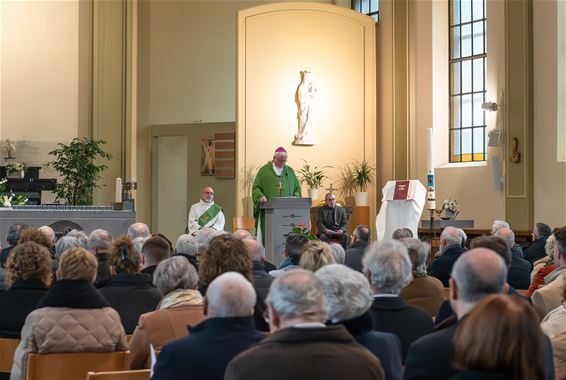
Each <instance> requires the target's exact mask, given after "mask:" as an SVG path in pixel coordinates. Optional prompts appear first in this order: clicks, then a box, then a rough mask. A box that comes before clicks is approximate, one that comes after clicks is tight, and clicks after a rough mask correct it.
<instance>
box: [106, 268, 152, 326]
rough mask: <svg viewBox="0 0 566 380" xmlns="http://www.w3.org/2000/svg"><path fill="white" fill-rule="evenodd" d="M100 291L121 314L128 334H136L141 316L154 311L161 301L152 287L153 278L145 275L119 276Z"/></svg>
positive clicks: (123, 274)
mask: <svg viewBox="0 0 566 380" xmlns="http://www.w3.org/2000/svg"><path fill="white" fill-rule="evenodd" d="M99 290H100V293H101V294H102V295H103V296H104V298H106V299H107V300H108V302H109V303H110V305H111V306H112V307H113V308H114V309H116V311H117V312H118V314H120V319H121V320H122V325H123V326H124V330H125V331H126V334H132V333H133V332H134V330H135V328H136V326H137V324H138V320H139V318H140V315H142V314H143V313H148V312H150V311H154V310H155V309H156V308H157V305H158V304H159V301H161V294H160V293H159V291H158V290H157V289H156V288H154V287H153V286H151V277H150V276H149V275H147V274H143V273H135V274H127V273H122V274H118V275H116V276H114V277H112V279H110V281H108V284H106V286H105V287H104V288H101V289H99Z"/></svg>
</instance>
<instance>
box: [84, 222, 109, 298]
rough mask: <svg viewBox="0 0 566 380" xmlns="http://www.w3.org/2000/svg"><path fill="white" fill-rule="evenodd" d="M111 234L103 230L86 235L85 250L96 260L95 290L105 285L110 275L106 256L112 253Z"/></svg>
mask: <svg viewBox="0 0 566 380" xmlns="http://www.w3.org/2000/svg"><path fill="white" fill-rule="evenodd" d="M113 240H114V237H113V236H112V234H111V233H110V232H108V231H106V230H103V229H100V228H99V229H96V230H94V231H92V232H91V233H90V235H88V245H87V249H88V250H89V251H91V252H92V253H93V254H94V255H95V256H96V260H98V273H97V275H96V282H95V286H96V287H97V288H99V287H102V286H104V285H106V283H107V282H108V280H110V277H112V273H111V272H110V264H109V263H108V261H109V260H108V255H110V252H111V251H112V241H113Z"/></svg>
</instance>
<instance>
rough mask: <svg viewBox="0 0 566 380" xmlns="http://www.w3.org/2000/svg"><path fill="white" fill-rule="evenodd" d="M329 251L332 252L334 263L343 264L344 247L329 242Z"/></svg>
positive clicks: (344, 256)
mask: <svg viewBox="0 0 566 380" xmlns="http://www.w3.org/2000/svg"><path fill="white" fill-rule="evenodd" d="M330 252H331V253H332V256H334V261H336V264H344V261H345V260H346V251H344V248H342V246H341V245H340V244H338V243H332V244H330Z"/></svg>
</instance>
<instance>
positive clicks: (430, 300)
mask: <svg viewBox="0 0 566 380" xmlns="http://www.w3.org/2000/svg"><path fill="white" fill-rule="evenodd" d="M400 242H401V243H402V244H403V245H404V246H405V247H407V251H408V253H409V258H410V259H411V264H412V271H413V280H412V281H411V282H410V283H409V285H407V286H406V287H404V288H403V290H401V298H402V299H404V300H405V301H406V302H407V303H409V304H411V305H413V306H416V307H419V308H421V309H423V310H424V311H426V312H427V313H429V314H430V315H431V316H433V315H435V314H436V311H437V310H438V308H439V307H440V305H441V304H442V302H444V300H445V298H444V287H443V286H442V282H440V280H439V279H438V278H436V277H432V276H427V273H426V263H427V259H428V254H429V252H430V246H429V245H428V244H426V243H422V242H421V241H419V240H418V239H413V238H404V239H401V240H400Z"/></svg>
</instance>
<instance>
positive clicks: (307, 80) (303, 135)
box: [294, 71, 316, 145]
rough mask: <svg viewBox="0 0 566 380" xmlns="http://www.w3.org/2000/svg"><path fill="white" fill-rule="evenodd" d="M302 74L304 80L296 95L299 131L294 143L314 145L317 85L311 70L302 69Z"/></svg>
mask: <svg viewBox="0 0 566 380" xmlns="http://www.w3.org/2000/svg"><path fill="white" fill-rule="evenodd" d="M301 76H302V80H301V83H300V84H299V87H298V88H297V95H296V96H297V100H298V106H299V114H298V119H299V131H298V133H297V134H296V135H295V142H294V143H295V144H296V145H314V144H316V139H315V137H314V128H313V126H312V114H311V106H312V103H313V99H314V96H315V95H316V87H315V84H314V81H313V79H312V76H311V73H310V71H301Z"/></svg>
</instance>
